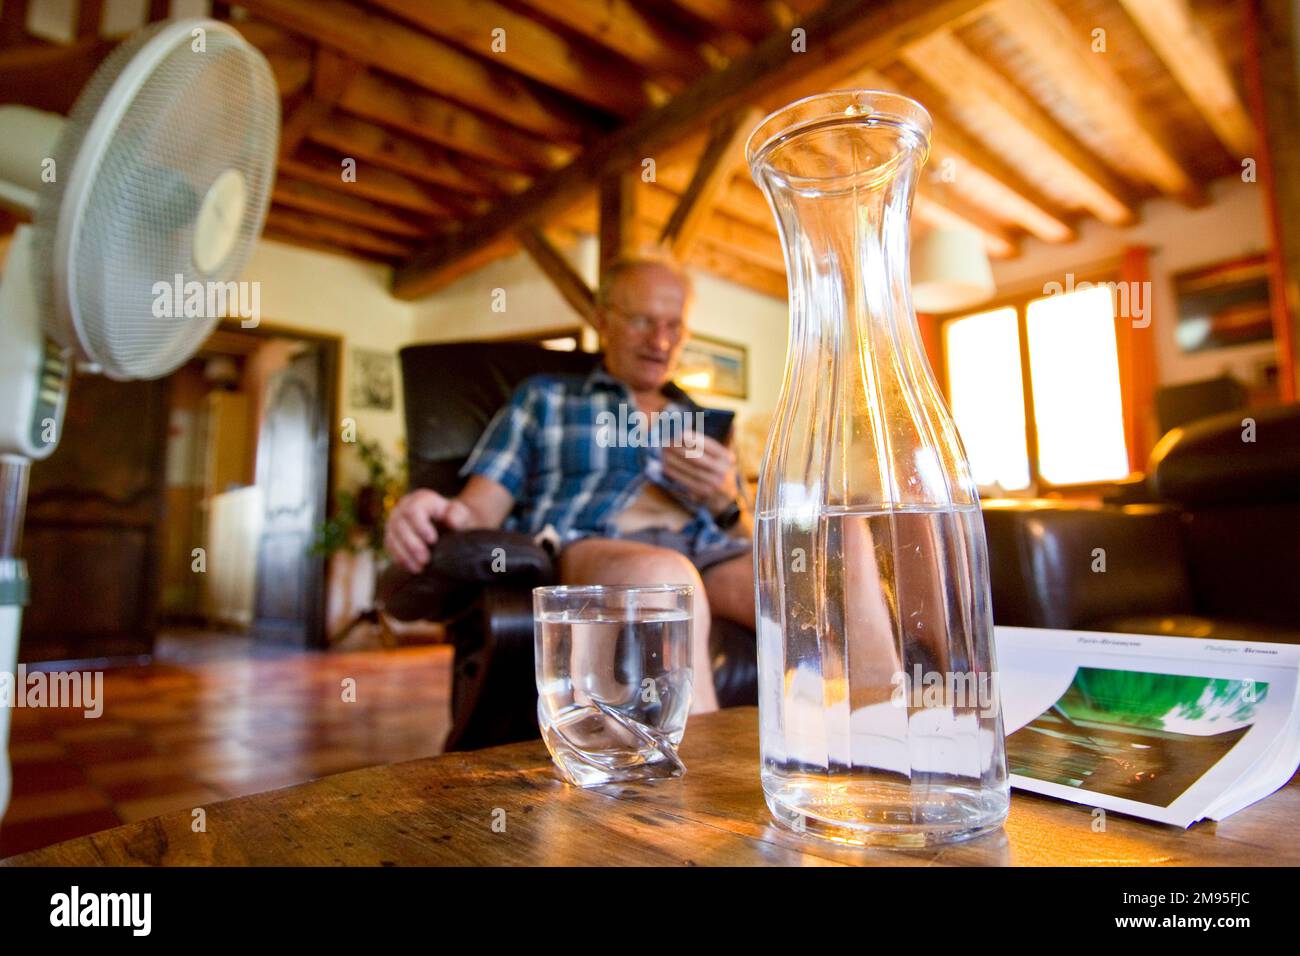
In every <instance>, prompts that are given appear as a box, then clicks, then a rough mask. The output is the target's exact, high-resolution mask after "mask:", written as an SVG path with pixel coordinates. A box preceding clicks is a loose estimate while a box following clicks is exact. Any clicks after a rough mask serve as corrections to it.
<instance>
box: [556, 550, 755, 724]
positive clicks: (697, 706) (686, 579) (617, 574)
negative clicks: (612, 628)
mask: <svg viewBox="0 0 1300 956" xmlns="http://www.w3.org/2000/svg"><path fill="white" fill-rule="evenodd" d="M560 580H561V581H563V582H564V583H565V584H630V585H641V586H647V585H652V584H689V585H692V586H694V588H695V599H694V602H693V603H694V628H693V631H692V641H691V669H692V670H693V672H694V691H693V694H692V703H691V713H693V714H702V713H707V712H709V711H711V710H717V709H718V696H717V693H716V692H715V691H714V689H713V665H712V661H711V660H710V657H709V622H710V621H711V620H712V615H711V612H710V610H709V596H708V592H707V590H706V589H705V587H704V582H702V581H701V580H700V575H699V572H698V571H696V570H695V565H693V564H691V562H690V560H689V559H688V558H687V557H686V556H685V555H682V554H678V553H677V552H676V551H672V550H670V549H668V548H657V547H655V546H654V545H649V544H643V543H641V542H639V541H620V540H618V539H617V538H584V539H583V540H581V541H576V542H574V543H573V544H571V545H569V546H568V547H567V548H565V549H564V551H563V552H562V553H561V554H560ZM751 600H752V598H751ZM751 619H752V614H751ZM612 652H613V649H612V648H610V653H612Z"/></svg>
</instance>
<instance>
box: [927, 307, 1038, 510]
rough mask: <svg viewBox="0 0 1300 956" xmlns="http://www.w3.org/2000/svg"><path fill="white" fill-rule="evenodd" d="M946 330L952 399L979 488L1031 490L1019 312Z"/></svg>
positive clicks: (972, 318)
mask: <svg viewBox="0 0 1300 956" xmlns="http://www.w3.org/2000/svg"><path fill="white" fill-rule="evenodd" d="M943 328H944V351H945V354H946V356H947V367H948V396H949V400H950V401H951V403H952V413H953V417H954V418H955V419H956V421H957V431H958V432H960V433H961V440H962V444H964V445H965V446H966V454H967V455H968V456H969V457H970V465H971V471H972V472H973V473H974V476H975V483H976V484H977V485H979V486H980V487H982V488H988V487H990V486H992V485H995V484H996V485H1000V486H1001V487H1002V488H1003V489H1005V490H1007V491H1014V490H1019V489H1023V488H1028V487H1029V453H1028V450H1027V447H1026V439H1025V404H1024V401H1025V400H1024V380H1023V378H1022V376H1021V374H1020V332H1019V330H1018V328H1017V319H1016V310H1015V309H1013V308H1009V307H1008V308H1005V309H994V310H993V311H991V312H980V313H978V314H976V315H968V316H965V317H964V318H960V319H954V320H953V321H951V322H948V323H946V324H945V325H944V327H943Z"/></svg>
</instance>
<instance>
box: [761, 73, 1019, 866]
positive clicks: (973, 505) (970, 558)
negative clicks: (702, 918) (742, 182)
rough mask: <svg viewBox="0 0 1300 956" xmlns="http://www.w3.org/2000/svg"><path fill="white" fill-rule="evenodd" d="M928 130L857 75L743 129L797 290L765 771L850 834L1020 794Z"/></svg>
mask: <svg viewBox="0 0 1300 956" xmlns="http://www.w3.org/2000/svg"><path fill="white" fill-rule="evenodd" d="M929 136H930V118H929V115H928V114H927V113H926V112H925V110H924V109H923V108H921V106H920V105H918V104H917V103H914V102H913V101H911V100H909V99H907V98H905V97H901V96H895V95H892V94H888V93H879V92H856V91H855V92H839V93H827V94H823V95H820V96H814V97H810V98H808V99H805V100H800V101H799V102H797V103H794V104H792V105H790V106H788V107H786V108H785V109H782V110H780V111H778V112H777V113H774V114H772V115H771V116H770V117H768V118H767V119H766V120H764V122H763V123H762V124H761V125H760V126H759V127H758V129H756V130H755V131H754V134H753V136H752V137H751V138H750V140H749V145H748V147H747V157H748V159H749V163H750V168H751V170H752V172H753V175H754V179H755V180H756V181H757V182H758V184H759V186H760V187H762V189H763V191H764V192H765V193H766V194H767V197H768V201H769V202H770V203H771V206H772V209H773V211H774V213H775V215H776V220H777V226H778V230H779V232H780V236H781V242H782V245H783V247H784V252H785V262H786V271H787V274H788V276H789V294H790V338H789V345H788V351H787V356H786V365H785V381H784V383H783V385H782V389H781V397H780V400H779V402H778V404H777V408H776V412H775V415H774V418H773V423H772V430H771V433H770V434H769V436H768V442H767V451H766V454H765V457H764V460H763V466H762V470H761V473H760V477H759V485H758V497H757V501H756V506H755V512H756V516H757V521H756V529H755V579H756V588H757V595H758V657H759V711H760V724H761V732H760V733H761V747H762V763H763V765H762V780H763V791H764V793H765V795H766V798H767V804H768V807H769V808H770V809H771V811H772V813H773V815H774V816H775V817H776V818H777V820H778V821H780V822H781V823H783V824H785V825H788V826H790V827H792V828H794V829H796V830H799V831H803V832H807V833H812V834H817V835H821V836H825V837H829V838H831V839H835V840H841V841H847V842H852V843H866V844H886V845H900V846H925V845H930V844H937V843H944V842H948V841H952V840H958V839H963V838H966V837H970V836H974V835H976V834H979V833H982V832H985V831H988V830H992V829H996V828H997V827H999V826H1000V825H1001V824H1002V822H1003V820H1004V819H1005V817H1006V813H1007V807H1008V800H1009V793H1008V785H1007V773H1006V757H1005V749H1004V740H1003V730H1002V717H1001V708H1000V700H999V696H998V689H997V682H996V665H995V662H994V656H993V622H992V618H991V614H990V606H989V584H988V558H987V554H986V549H985V543H984V527H983V524H982V521H981V517H980V510H979V499H978V496H977V492H976V489H975V484H974V481H973V480H972V478H971V472H970V467H969V465H968V464H967V461H966V456H965V453H964V451H963V450H962V447H961V443H960V441H959V439H958V437H957V432H956V429H955V427H954V425H953V420H952V416H951V415H950V414H949V412H948V409H947V407H946V406H945V404H944V401H943V398H942V396H941V395H940V392H939V389H938V387H937V385H936V384H935V380H934V376H933V374H932V372H931V371H930V366H929V363H928V362H927V361H926V358H925V354H924V352H923V351H922V348H921V344H920V336H919V333H918V330H917V325H916V316H915V313H914V311H913V309H912V302H911V293H910V289H909V275H908V242H909V239H908V228H909V223H908V219H909V215H910V212H911V203H912V193H913V190H914V188H915V185H916V180H917V176H918V174H919V173H920V170H921V167H922V165H923V164H924V163H925V159H926V155H927V152H928V149H929Z"/></svg>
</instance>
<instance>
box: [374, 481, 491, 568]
mask: <svg viewBox="0 0 1300 956" xmlns="http://www.w3.org/2000/svg"><path fill="white" fill-rule="evenodd" d="M473 520H474V515H473V513H472V512H471V511H470V509H469V508H468V507H467V506H466V505H465V503H464V502H463V501H460V500H458V499H456V498H444V497H443V496H442V495H440V494H438V493H437V492H436V491H430V490H429V489H428V488H417V489H416V490H415V491H412V492H410V493H409V494H406V495H404V496H403V497H402V499H401V500H400V501H398V502H397V504H396V505H394V506H393V510H392V512H391V513H390V514H389V515H388V524H387V526H386V527H385V528H384V547H385V548H386V549H387V550H388V553H389V554H390V555H392V557H393V560H394V561H396V562H397V563H398V564H400V565H401V566H402V567H404V568H406V570H408V571H410V572H411V573H412V574H418V573H419V572H420V571H421V570H422V569H423V568H424V566H425V565H426V564H428V563H429V554H430V551H429V549H430V548H432V547H433V544H434V542H436V541H437V540H438V527H439V526H441V527H443V528H446V529H447V530H449V531H461V530H464V529H466V528H469V527H471V525H472V524H473Z"/></svg>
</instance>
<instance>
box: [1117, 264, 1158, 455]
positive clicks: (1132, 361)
mask: <svg viewBox="0 0 1300 956" xmlns="http://www.w3.org/2000/svg"><path fill="white" fill-rule="evenodd" d="M1150 261H1151V250H1150V249H1148V248H1147V247H1146V246H1129V247H1127V248H1126V249H1125V250H1124V254H1123V257H1122V258H1121V259H1120V267H1119V281H1120V286H1121V288H1124V289H1126V290H1127V292H1126V293H1125V294H1126V295H1127V296H1128V302H1129V309H1128V312H1129V313H1130V314H1128V315H1116V316H1115V351H1116V353H1117V355H1116V357H1117V358H1118V360H1119V390H1120V397H1121V401H1122V403H1123V415H1124V441H1125V444H1126V445H1127V446H1128V466H1129V471H1131V472H1138V471H1142V470H1144V469H1145V468H1146V466H1147V458H1148V457H1149V456H1150V454H1151V449H1152V447H1153V446H1154V445H1155V441H1156V434H1155V411H1154V408H1155V400H1156V339H1155V337H1156V329H1157V328H1158V326H1157V325H1156V317H1155V316H1153V315H1152V314H1151V297H1150V295H1149V294H1148V292H1147V290H1148V289H1150V288H1151V285H1150V282H1151V266H1150ZM1138 296H1141V299H1140V300H1139V299H1138V298H1137V297H1138ZM1139 301H1140V303H1141V306H1142V308H1143V309H1144V310H1145V312H1144V315H1145V317H1146V322H1145V324H1143V325H1141V326H1139V325H1134V324H1133V313H1135V312H1136V308H1135V307H1136V306H1137V304H1138V303H1139Z"/></svg>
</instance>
